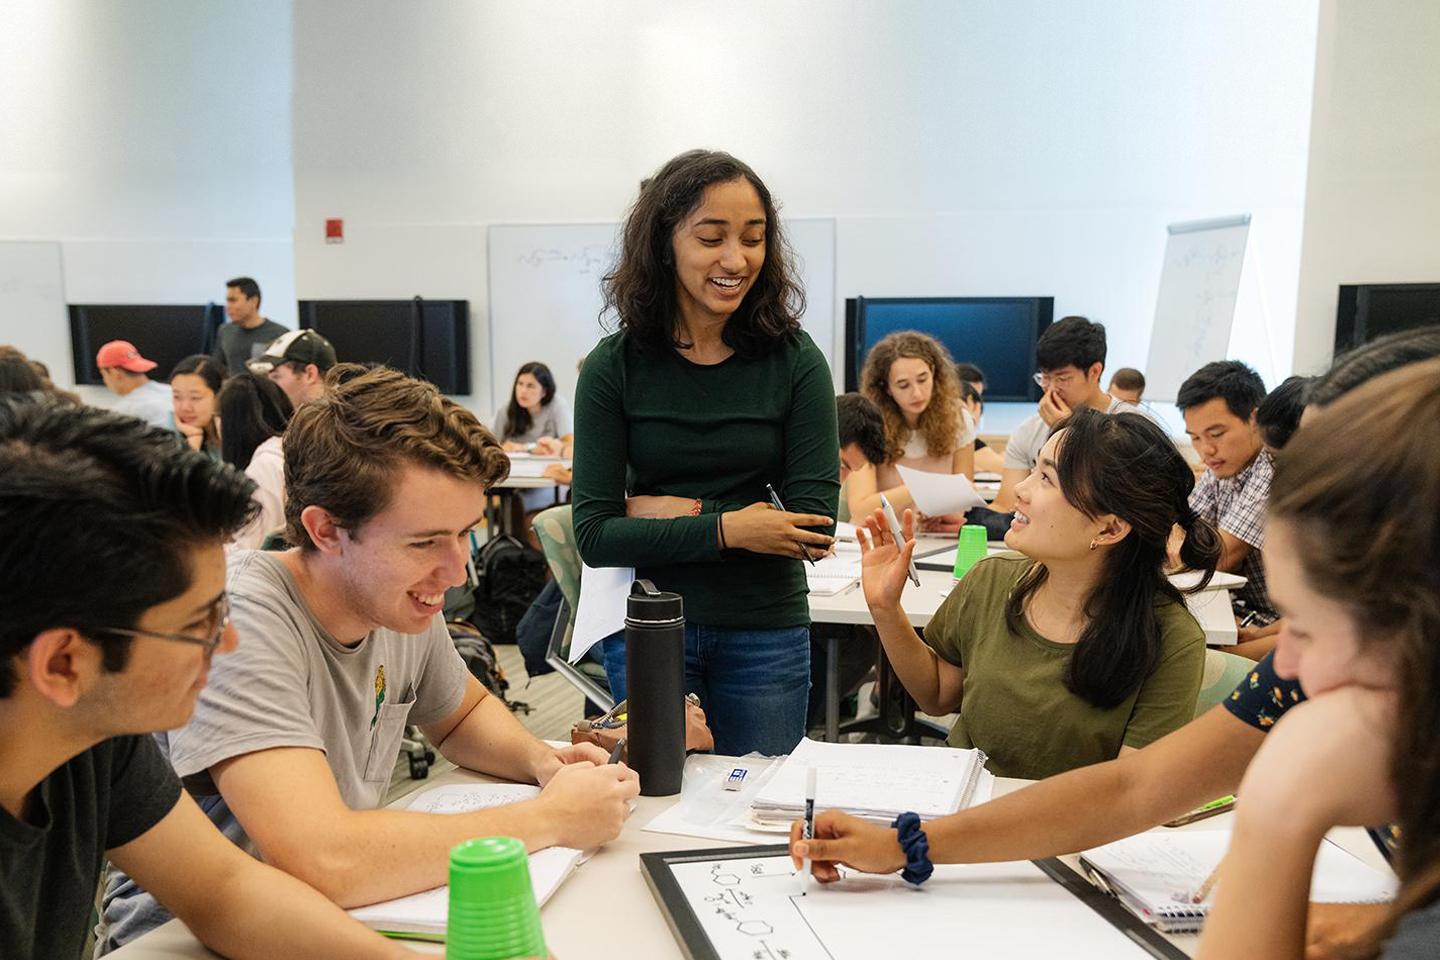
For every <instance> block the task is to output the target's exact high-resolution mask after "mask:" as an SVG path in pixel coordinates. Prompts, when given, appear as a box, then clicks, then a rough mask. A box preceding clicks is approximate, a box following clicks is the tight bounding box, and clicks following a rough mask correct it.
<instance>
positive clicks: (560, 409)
mask: <svg viewBox="0 0 1440 960" xmlns="http://www.w3.org/2000/svg"><path fill="white" fill-rule="evenodd" d="M509 426H510V411H509V408H508V407H501V408H500V412H499V413H497V414H495V428H494V429H495V436H496V438H497V439H499V440H513V441H515V442H516V443H534V442H535V441H536V440H539V439H540V438H541V437H563V436H565V435H566V434H567V433H574V432H575V418H574V416H573V415H572V414H571V413H570V404H568V403H566V402H565V398H564V397H562V396H560V394H558V393H557V394H555V396H553V397H551V398H550V402H549V403H547V404H546V405H545V406H543V407H541V408H540V415H539V416H538V417H531V418H530V429H529V430H526V431H525V432H524V433H517V434H516V435H515V436H513V437H507V436H505V431H506V430H507V429H509Z"/></svg>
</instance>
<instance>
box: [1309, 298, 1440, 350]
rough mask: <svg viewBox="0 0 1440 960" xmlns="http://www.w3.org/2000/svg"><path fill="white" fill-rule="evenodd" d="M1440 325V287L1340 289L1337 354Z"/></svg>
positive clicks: (1336, 327)
mask: <svg viewBox="0 0 1440 960" xmlns="http://www.w3.org/2000/svg"><path fill="white" fill-rule="evenodd" d="M1436 324H1440V283H1355V284H1343V285H1342V286H1341V287H1340V299H1339V305H1338V308H1337V309H1336V311H1335V353H1336V354H1341V353H1344V352H1345V351H1346V350H1353V349H1354V348H1356V347H1358V346H1360V345H1361V344H1365V343H1369V342H1370V341H1371V340H1374V339H1375V338H1376V337H1383V336H1385V334H1387V333H1398V332H1399V331H1401V330H1413V329H1414V328H1416V327H1429V326H1434V325H1436Z"/></svg>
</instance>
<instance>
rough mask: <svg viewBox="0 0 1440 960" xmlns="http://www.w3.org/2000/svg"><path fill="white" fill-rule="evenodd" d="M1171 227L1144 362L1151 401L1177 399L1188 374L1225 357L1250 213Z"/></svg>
mask: <svg viewBox="0 0 1440 960" xmlns="http://www.w3.org/2000/svg"><path fill="white" fill-rule="evenodd" d="M1168 230H1169V238H1168V239H1167V240H1166V243H1165V262H1164V266H1163V267H1162V268H1161V272H1160V292H1159V295H1158V296H1157V297H1156V301H1155V324H1154V326H1153V327H1152V328H1151V331H1150V355H1149V360H1148V362H1147V363H1146V366H1145V380H1146V386H1145V397H1146V399H1147V400H1151V401H1156V400H1172V401H1173V400H1174V399H1175V395H1176V394H1177V393H1178V392H1179V390H1180V384H1182V383H1183V382H1184V381H1185V378H1186V377H1188V376H1190V374H1192V373H1194V372H1195V371H1196V370H1197V369H1199V368H1200V367H1202V366H1204V365H1205V364H1207V363H1209V362H1211V361H1212V360H1224V359H1225V357H1226V355H1227V351H1228V350H1229V347H1230V329H1231V326H1232V324H1233V323H1234V319H1235V298H1236V295H1237V294H1238V293H1239V290H1240V273H1241V267H1242V266H1244V263H1245V243H1246V239H1247V238H1248V236H1249V233H1250V216H1249V214H1244V215H1241V216H1238V217H1227V218H1225V219H1219V220H1197V221H1191V222H1188V223H1172V224H1170V226H1169V228H1168Z"/></svg>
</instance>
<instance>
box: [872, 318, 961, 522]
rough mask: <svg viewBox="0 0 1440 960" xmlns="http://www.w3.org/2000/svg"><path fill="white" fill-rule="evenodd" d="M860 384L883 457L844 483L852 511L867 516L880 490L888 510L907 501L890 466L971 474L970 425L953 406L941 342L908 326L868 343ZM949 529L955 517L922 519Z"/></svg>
mask: <svg viewBox="0 0 1440 960" xmlns="http://www.w3.org/2000/svg"><path fill="white" fill-rule="evenodd" d="M860 390H861V392H862V393H864V394H865V396H866V397H868V398H869V400H870V402H871V403H873V404H875V406H876V407H877V408H878V409H879V410H880V414H881V416H882V417H883V418H884V420H885V460H884V462H881V463H877V464H875V465H874V466H873V467H867V468H866V469H863V470H859V471H856V472H855V473H854V474H853V475H852V476H851V477H850V480H849V485H848V486H847V488H846V499H847V500H848V502H849V506H850V515H851V516H852V517H867V516H869V515H870V514H871V513H872V512H873V511H875V510H876V509H878V508H879V506H880V495H881V494H882V493H883V494H884V495H885V496H886V498H887V499H888V500H889V501H890V504H891V506H893V507H894V508H895V509H896V510H902V509H904V508H906V507H911V506H914V503H915V501H914V499H913V498H912V497H911V496H910V491H909V490H908V489H906V487H905V484H904V482H903V481H902V480H901V479H900V471H898V470H897V469H896V465H897V464H898V465H903V466H906V467H913V468H914V469H916V470H924V471H927V472H929V473H963V474H965V475H966V476H974V473H975V447H974V441H975V425H974V423H973V422H972V421H971V420H970V417H969V414H968V413H967V412H966V411H965V409H964V408H963V407H962V406H961V404H960V380H959V378H958V377H957V376H956V375H955V362H954V361H953V360H951V359H950V353H949V351H948V350H946V349H945V345H944V344H942V343H941V342H940V341H939V340H936V339H935V338H934V337H931V336H928V335H926V334H923V333H918V332H916V331H914V330H902V331H899V332H897V333H892V334H889V335H888V336H886V337H884V338H883V339H882V340H881V341H880V342H879V343H877V344H875V346H873V347H871V348H870V353H869V354H868V355H867V356H866V357H865V366H864V369H862V370H861V372H860ZM923 519H924V521H925V522H924V526H925V527H926V529H938V530H947V531H949V532H951V533H953V532H954V531H955V530H957V529H959V527H960V525H961V524H962V523H964V517H963V516H958V515H957V516H951V517H929V518H923Z"/></svg>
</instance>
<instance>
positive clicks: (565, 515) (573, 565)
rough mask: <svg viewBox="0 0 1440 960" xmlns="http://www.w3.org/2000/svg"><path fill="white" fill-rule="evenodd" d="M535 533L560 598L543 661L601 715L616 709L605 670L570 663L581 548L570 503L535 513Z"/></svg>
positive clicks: (584, 663)
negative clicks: (557, 587) (578, 544)
mask: <svg viewBox="0 0 1440 960" xmlns="http://www.w3.org/2000/svg"><path fill="white" fill-rule="evenodd" d="M534 530H535V536H536V538H537V539H538V540H539V541H540V549H541V550H542V551H544V553H545V561H546V563H548V564H549V565H550V572H551V573H552V574H553V575H554V577H555V582H556V583H557V584H558V585H559V586H560V595H561V597H562V600H561V602H560V609H559V610H558V611H557V612H556V614H555V626H554V628H553V629H552V630H551V631H550V648H549V649H548V650H547V651H546V654H545V662H546V663H548V664H550V666H552V667H554V668H555V672H556V673H558V674H560V675H561V676H563V677H564V678H565V679H566V680H567V681H569V682H570V684H571V686H573V687H575V688H576V689H577V690H579V691H580V692H581V693H583V694H584V695H585V699H586V700H589V701H590V702H591V703H592V704H594V705H595V706H597V707H599V708H600V710H601V712H604V711H607V710H609V709H610V708H611V707H613V706H615V698H614V697H612V696H611V695H610V684H609V681H608V680H607V679H606V677H605V667H604V666H602V665H601V664H599V663H596V662H595V661H594V660H593V659H591V658H589V657H586V658H585V659H584V660H582V661H581V662H580V663H578V664H572V663H571V662H570V637H571V633H572V632H573V630H574V629H575V611H576V610H578V609H579V608H580V590H581V588H582V585H581V583H580V568H581V563H580V548H579V546H577V545H576V543H575V522H574V519H573V517H572V516H571V506H570V504H568V503H567V504H562V505H560V506H558V507H551V508H550V509H548V510H542V511H541V512H540V513H538V514H536V515H535V525H534Z"/></svg>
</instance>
